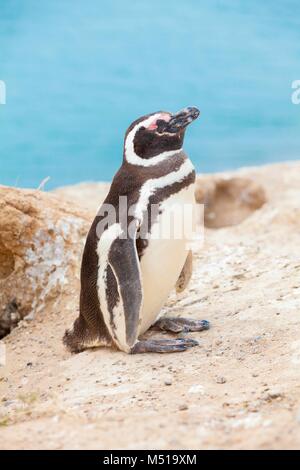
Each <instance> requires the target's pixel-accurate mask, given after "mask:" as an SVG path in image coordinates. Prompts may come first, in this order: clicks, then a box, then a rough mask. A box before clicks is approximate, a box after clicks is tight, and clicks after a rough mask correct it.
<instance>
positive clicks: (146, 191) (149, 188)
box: [135, 159, 194, 223]
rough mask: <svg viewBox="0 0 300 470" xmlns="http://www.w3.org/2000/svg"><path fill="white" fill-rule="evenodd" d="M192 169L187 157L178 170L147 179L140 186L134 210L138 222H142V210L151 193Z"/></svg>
mask: <svg viewBox="0 0 300 470" xmlns="http://www.w3.org/2000/svg"><path fill="white" fill-rule="evenodd" d="M192 171H194V166H193V164H192V162H191V160H189V159H187V160H185V161H184V163H183V164H182V165H181V167H180V168H179V170H177V171H173V172H172V173H169V174H168V175H165V176H162V177H161V178H153V179H149V180H147V181H146V182H145V183H144V184H143V186H142V187H141V190H140V198H139V201H138V203H137V205H136V210H135V217H136V218H137V219H138V220H139V221H140V223H141V222H142V218H143V212H144V211H145V210H146V209H147V206H148V204H149V199H150V197H151V196H152V194H154V193H155V191H156V190H157V189H160V188H164V187H165V186H170V185H172V184H173V183H177V182H180V181H182V180H183V179H184V178H185V177H186V176H188V175H189V174H190V173H191V172H192Z"/></svg>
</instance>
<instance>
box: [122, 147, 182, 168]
mask: <svg viewBox="0 0 300 470" xmlns="http://www.w3.org/2000/svg"><path fill="white" fill-rule="evenodd" d="M180 152H182V148H180V149H177V150H166V151H164V152H161V153H159V154H158V155H155V156H154V157H151V158H148V159H147V158H141V157H139V156H138V155H137V154H136V153H135V151H134V146H133V143H132V145H129V144H127V143H126V145H125V146H124V161H126V162H127V163H130V164H131V165H138V166H145V167H148V166H154V165H158V164H159V163H161V162H163V161H165V160H167V159H168V158H171V157H174V155H177V154H179V153H180Z"/></svg>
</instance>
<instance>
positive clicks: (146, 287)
mask: <svg viewBox="0 0 300 470" xmlns="http://www.w3.org/2000/svg"><path fill="white" fill-rule="evenodd" d="M194 189H195V188H194V185H193V184H192V185H191V186H189V187H188V188H184V189H182V190H181V191H180V192H179V193H177V194H175V195H173V196H171V197H169V198H168V199H167V200H166V201H164V202H163V204H162V206H161V209H162V213H161V214H160V215H159V217H158V219H157V221H156V222H155V224H154V225H153V226H152V228H151V234H150V239H149V244H148V246H147V248H146V250H145V253H144V255H143V257H142V259H141V274H142V285H143V305H142V309H141V315H140V325H139V335H141V334H143V333H144V332H145V331H147V330H148V328H149V327H150V326H151V325H152V324H153V323H154V322H155V320H156V319H157V318H158V316H159V313H160V310H161V308H162V306H163V304H164V303H165V302H166V300H167V298H168V296H169V294H170V292H171V290H172V289H173V288H174V286H175V284H176V282H177V279H178V277H179V275H180V273H181V270H182V268H183V265H184V263H185V260H186V257H187V255H188V249H189V247H188V242H189V240H190V235H191V232H190V230H187V227H186V226H185V225H186V224H187V223H188V224H190V219H189V217H184V216H183V215H184V214H185V216H186V211H185V210H186V208H187V205H194V203H195V197H194ZM184 207H185V209H184ZM169 221H171V223H169ZM189 228H190V227H189Z"/></svg>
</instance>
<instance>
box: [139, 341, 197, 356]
mask: <svg viewBox="0 0 300 470" xmlns="http://www.w3.org/2000/svg"><path fill="white" fill-rule="evenodd" d="M198 345H199V343H198V341H196V340H194V339H192V338H176V339H152V340H151V339H149V340H142V341H138V342H137V343H136V344H135V345H134V346H133V348H132V349H131V354H141V353H146V352H152V353H171V352H180V351H186V350H187V349H189V348H193V347H194V346H198Z"/></svg>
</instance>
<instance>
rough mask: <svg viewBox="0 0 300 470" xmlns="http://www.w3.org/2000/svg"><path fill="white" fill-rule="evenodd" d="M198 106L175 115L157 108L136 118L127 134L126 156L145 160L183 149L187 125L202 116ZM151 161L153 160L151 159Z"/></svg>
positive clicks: (130, 158)
mask: <svg viewBox="0 0 300 470" xmlns="http://www.w3.org/2000/svg"><path fill="white" fill-rule="evenodd" d="M199 114H200V111H199V110H198V109H197V108H194V107H189V108H184V109H183V110H181V111H179V112H178V113H176V114H171V113H169V112H166V111H158V112H156V113H152V114H148V115H146V116H143V117H141V118H139V119H137V120H136V121H134V122H133V123H132V124H131V125H130V126H129V128H128V129H127V132H126V134H125V141H124V157H125V159H127V161H129V162H132V163H133V162H137V161H138V160H139V161H142V160H145V164H146V160H147V161H149V160H150V159H151V158H153V157H157V156H158V155H161V154H162V153H163V152H170V151H171V152H172V151H178V150H180V149H181V148H182V145H183V140H184V134H185V130H186V127H187V126H188V125H189V124H190V123H191V122H192V121H194V120H195V119H197V117H198V116H199ZM149 163H150V161H149Z"/></svg>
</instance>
